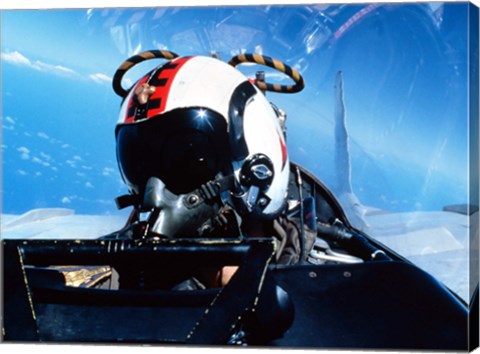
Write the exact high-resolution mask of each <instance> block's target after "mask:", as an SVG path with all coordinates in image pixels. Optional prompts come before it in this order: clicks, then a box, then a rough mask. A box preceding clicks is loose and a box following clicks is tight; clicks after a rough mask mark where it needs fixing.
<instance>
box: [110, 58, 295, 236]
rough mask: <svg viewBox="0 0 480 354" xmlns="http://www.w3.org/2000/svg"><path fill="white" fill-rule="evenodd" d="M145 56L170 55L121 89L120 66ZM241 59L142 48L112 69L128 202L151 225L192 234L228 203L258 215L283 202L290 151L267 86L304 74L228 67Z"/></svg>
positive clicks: (270, 213) (273, 211) (275, 210)
mask: <svg viewBox="0 0 480 354" xmlns="http://www.w3.org/2000/svg"><path fill="white" fill-rule="evenodd" d="M152 58H164V59H167V60H168V61H167V62H166V63H164V64H162V65H160V66H158V67H156V68H154V69H153V70H151V71H150V72H149V73H147V74H146V75H145V76H143V77H142V78H141V79H140V80H138V81H137V82H136V83H135V84H134V85H133V86H132V87H131V88H130V89H128V90H125V89H123V87H122V85H121V81H122V78H123V76H124V74H125V72H126V71H128V70H129V69H130V68H131V67H133V66H134V65H136V64H137V63H139V62H141V61H144V60H148V59H152ZM250 58H254V57H253V56H250ZM248 59H249V57H245V55H244V56H237V57H234V58H232V60H231V61H230V65H229V64H227V63H225V62H223V61H221V60H219V59H216V58H214V57H206V56H189V57H179V56H178V55H176V54H175V53H172V52H169V51H148V52H143V53H140V54H138V55H136V56H133V57H131V58H129V59H128V60H127V61H126V62H124V64H122V66H120V67H119V69H118V70H117V72H116V74H115V77H114V80H113V88H114V90H115V92H116V93H117V94H119V95H120V96H121V97H123V102H122V105H121V109H120V114H119V120H118V124H117V126H116V130H115V137H116V152H117V161H118V165H119V168H120V173H121V176H122V178H123V180H124V182H125V183H126V185H127V186H128V188H129V191H130V199H129V200H131V201H132V202H131V204H133V205H134V209H135V211H136V212H137V213H149V215H150V216H149V225H150V230H149V231H150V232H153V233H155V234H161V235H164V236H170V237H174V236H194V235H197V234H198V233H199V230H201V229H202V226H204V225H205V224H206V223H208V221H209V220H212V219H214V218H216V217H217V216H218V213H219V212H220V211H221V210H223V209H222V208H224V207H225V206H229V207H230V208H231V209H233V210H235V211H236V212H237V213H238V214H239V215H240V216H245V215H255V216H256V217H257V218H260V219H268V218H275V217H276V216H278V215H279V214H280V213H282V212H283V211H284V208H285V203H286V195H287V185H288V179H289V159H288V153H287V148H286V142H285V136H284V134H283V130H282V127H281V124H280V121H279V115H280V113H279V112H280V111H279V110H278V109H277V108H276V107H275V106H273V105H272V104H270V102H269V101H268V100H267V98H266V96H265V94H264V91H265V90H268V89H272V87H273V86H276V87H275V88H274V89H275V90H277V91H278V90H280V91H282V90H283V91H285V92H286V91H296V90H298V89H299V87H300V86H301V87H303V79H302V80H300V79H301V76H299V75H298V73H296V71H294V70H293V69H291V68H289V67H287V68H288V70H290V71H289V72H288V73H291V72H294V73H296V75H297V80H296V85H292V86H279V85H270V84H267V83H265V82H264V81H263V80H262V81H258V80H257V81H255V80H252V79H248V78H247V77H246V76H244V75H243V74H242V73H241V72H240V71H238V70H237V69H236V68H235V66H236V65H237V64H239V63H241V62H245V61H249V60H248ZM255 59H258V60H260V59H261V60H263V62H265V60H270V62H269V63H274V64H277V65H280V64H281V63H280V64H278V63H279V62H278V61H275V60H274V59H271V58H268V57H263V56H256V57H255ZM272 65H273V64H272ZM283 68H285V67H283ZM284 70H285V69H284ZM298 77H300V79H298ZM262 85H263V86H262ZM267 85H270V86H271V87H267ZM300 89H301V88H300Z"/></svg>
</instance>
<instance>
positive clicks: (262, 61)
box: [228, 54, 305, 93]
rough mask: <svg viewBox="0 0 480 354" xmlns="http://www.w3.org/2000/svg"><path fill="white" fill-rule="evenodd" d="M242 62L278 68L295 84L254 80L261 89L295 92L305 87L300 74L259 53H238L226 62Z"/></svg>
mask: <svg viewBox="0 0 480 354" xmlns="http://www.w3.org/2000/svg"><path fill="white" fill-rule="evenodd" d="M242 63H255V64H259V65H263V66H267V67H270V68H272V69H275V70H278V71H280V72H282V73H284V74H285V75H287V76H288V77H290V78H291V79H292V80H293V81H294V82H295V84H294V85H279V84H270V83H267V82H265V81H261V80H255V85H256V86H257V87H258V88H259V89H260V90H263V91H273V92H280V93H296V92H300V91H301V90H303V88H304V87H305V81H304V80H303V77H302V75H300V73H299V72H298V71H297V70H295V69H294V68H292V67H291V66H288V65H287V64H285V63H283V62H281V61H280V60H277V59H274V58H271V57H267V56H265V55H261V54H239V55H236V56H234V57H233V58H232V59H230V61H229V62H228V64H230V65H231V66H233V67H236V66H237V65H239V64H242Z"/></svg>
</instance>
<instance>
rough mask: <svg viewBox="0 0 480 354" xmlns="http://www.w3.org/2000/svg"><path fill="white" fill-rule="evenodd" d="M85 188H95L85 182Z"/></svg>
mask: <svg viewBox="0 0 480 354" xmlns="http://www.w3.org/2000/svg"><path fill="white" fill-rule="evenodd" d="M85 187H87V188H95V187H94V186H93V184H91V183H90V182H86V183H85Z"/></svg>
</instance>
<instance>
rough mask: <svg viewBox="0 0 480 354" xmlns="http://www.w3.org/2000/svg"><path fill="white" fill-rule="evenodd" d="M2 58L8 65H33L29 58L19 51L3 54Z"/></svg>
mask: <svg viewBox="0 0 480 354" xmlns="http://www.w3.org/2000/svg"><path fill="white" fill-rule="evenodd" d="M0 57H1V58H2V59H3V60H5V61H6V62H8V63H12V64H16V65H25V66H31V65H32V62H31V61H30V60H29V59H28V58H27V57H25V56H24V55H22V54H20V53H19V52H17V51H15V52H10V53H2V54H1V56H0Z"/></svg>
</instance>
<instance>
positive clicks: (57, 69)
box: [0, 51, 79, 76]
mask: <svg viewBox="0 0 480 354" xmlns="http://www.w3.org/2000/svg"><path fill="white" fill-rule="evenodd" d="M0 57H1V58H2V59H3V60H4V61H6V62H8V63H11V64H15V65H20V66H26V67H28V68H30V69H34V70H38V71H43V72H49V73H53V74H55V75H61V76H79V74H78V73H77V72H76V71H75V70H73V69H70V68H67V67H64V66H61V65H53V64H48V63H44V62H42V61H40V60H36V61H35V62H32V61H31V60H30V59H28V58H27V57H26V56H25V55H23V54H22V53H20V52H18V51H14V52H9V53H1V56H0Z"/></svg>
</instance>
